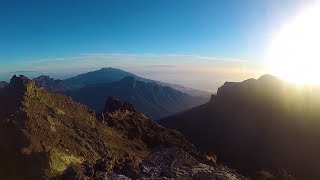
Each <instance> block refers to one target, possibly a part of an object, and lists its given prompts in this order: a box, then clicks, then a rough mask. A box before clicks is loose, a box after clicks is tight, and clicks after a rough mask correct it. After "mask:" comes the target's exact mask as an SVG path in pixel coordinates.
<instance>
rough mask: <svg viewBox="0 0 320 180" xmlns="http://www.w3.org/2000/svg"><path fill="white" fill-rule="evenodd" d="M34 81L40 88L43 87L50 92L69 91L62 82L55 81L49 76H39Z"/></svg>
mask: <svg viewBox="0 0 320 180" xmlns="http://www.w3.org/2000/svg"><path fill="white" fill-rule="evenodd" d="M33 81H34V82H35V84H36V85H37V86H39V87H43V88H44V89H46V90H47V91H49V92H60V93H62V92H65V91H66V90H67V88H66V86H65V85H64V83H63V81H62V80H55V79H53V78H50V77H49V76H43V75H42V76H39V77H37V78H34V79H33Z"/></svg>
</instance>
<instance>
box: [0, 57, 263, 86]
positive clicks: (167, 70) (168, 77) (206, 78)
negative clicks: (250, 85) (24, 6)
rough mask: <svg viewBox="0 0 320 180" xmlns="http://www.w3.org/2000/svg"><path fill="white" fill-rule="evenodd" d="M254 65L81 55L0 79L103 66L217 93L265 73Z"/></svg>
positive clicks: (5, 71)
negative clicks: (229, 84) (224, 86)
mask: <svg viewBox="0 0 320 180" xmlns="http://www.w3.org/2000/svg"><path fill="white" fill-rule="evenodd" d="M253 62H257V61H252V60H242V59H233V58H217V57H206V56H198V55H179V54H161V55H158V54H81V55H79V56H74V57H63V58H46V59H38V60H29V61H24V62H23V63H12V64H9V65H6V66H5V67H4V66H1V67H0V80H8V79H9V78H10V76H12V75H13V74H24V73H19V71H20V72H32V73H27V74H26V75H29V76H32V77H34V76H37V75H41V74H46V75H50V76H53V77H54V78H60V79H64V78H67V77H71V76H74V75H77V74H79V73H84V72H88V71H93V70H97V69H100V68H102V67H115V68H120V69H123V70H126V71H129V72H132V73H135V74H137V75H140V76H143V77H146V78H150V79H155V80H160V81H165V82H170V83H176V84H182V85H186V86H189V87H193V88H199V89H204V90H210V91H216V89H217V88H218V87H219V86H221V85H222V84H223V83H224V82H225V81H241V80H244V79H247V78H252V77H253V78H256V77H259V76H260V75H262V74H264V73H265V71H264V70H263V66H262V65H261V64H253Z"/></svg>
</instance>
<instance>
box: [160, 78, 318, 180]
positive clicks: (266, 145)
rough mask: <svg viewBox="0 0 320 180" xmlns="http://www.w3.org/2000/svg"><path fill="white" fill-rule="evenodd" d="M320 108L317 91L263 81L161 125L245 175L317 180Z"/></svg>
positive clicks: (228, 87) (225, 89)
mask: <svg viewBox="0 0 320 180" xmlns="http://www.w3.org/2000/svg"><path fill="white" fill-rule="evenodd" d="M319 107H320V96H319V91H318V89H317V88H315V87H313V88H310V87H305V88H302V87H296V86H294V85H291V84H288V83H285V82H282V81H281V80H279V79H277V78H275V77H272V76H270V75H264V76H262V77H261V78H259V79H257V80H255V79H249V80H246V81H243V82H240V83H233V82H226V83H225V84H224V85H223V86H221V87H220V88H219V89H218V92H217V95H213V96H212V98H211V101H210V102H209V103H207V104H205V105H202V106H199V107H196V108H194V109H192V110H190V111H187V112H184V113H181V114H179V115H176V116H172V117H169V118H166V119H163V120H161V123H160V124H162V125H164V126H166V127H170V128H173V129H176V130H178V131H181V132H182V133H184V134H185V135H186V136H187V137H188V139H190V140H191V141H192V142H193V143H194V144H195V145H196V146H197V147H200V148H202V149H205V150H210V151H214V152H215V153H217V155H218V157H219V158H220V159H221V161H222V162H225V163H226V164H227V165H229V166H232V167H234V168H236V169H239V170H241V172H243V173H249V174H250V173H254V172H256V171H259V170H261V169H265V168H266V169H269V170H274V169H277V168H284V169H286V170H287V171H289V172H290V173H293V174H294V175H297V177H299V178H302V179H318V178H319V177H320V174H319V169H318V167H319V162H320V159H319V156H318V155H317V154H318V153H317V152H319V150H320V143H319V141H318V137H320V133H319V128H320V111H319Z"/></svg>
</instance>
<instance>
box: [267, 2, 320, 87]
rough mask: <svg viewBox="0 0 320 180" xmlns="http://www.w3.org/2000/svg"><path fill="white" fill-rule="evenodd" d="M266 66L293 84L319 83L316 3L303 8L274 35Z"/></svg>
mask: <svg viewBox="0 0 320 180" xmlns="http://www.w3.org/2000/svg"><path fill="white" fill-rule="evenodd" d="M268 56H269V57H268V58H267V59H268V68H269V70H270V71H271V74H274V75H276V76H278V77H280V78H282V79H284V80H288V81H290V82H293V83H296V84H302V85H306V84H320V5H319V4H316V5H314V6H313V7H309V8H307V9H305V10H303V11H302V12H301V13H300V14H299V15H298V16H296V17H295V18H294V19H293V20H292V21H291V22H289V23H288V24H285V25H284V26H283V27H282V28H281V30H280V32H279V33H278V34H277V35H276V36H275V37H274V39H273V40H272V43H271V47H270V49H269V52H268Z"/></svg>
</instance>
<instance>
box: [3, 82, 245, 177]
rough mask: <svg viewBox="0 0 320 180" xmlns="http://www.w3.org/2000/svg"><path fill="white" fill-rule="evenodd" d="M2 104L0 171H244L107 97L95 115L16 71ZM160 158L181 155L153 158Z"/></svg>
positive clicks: (45, 174) (147, 173) (31, 174)
mask: <svg viewBox="0 0 320 180" xmlns="http://www.w3.org/2000/svg"><path fill="white" fill-rule="evenodd" d="M0 109H1V111H0V159H1V162H0V178H1V179H47V178H49V179H85V178H87V179H98V178H105V179H110V178H114V179H118V178H133V179H137V178H140V179H149V178H151V177H157V178H165V177H171V178H176V179H177V178H193V177H200V178H201V177H205V176H208V175H210V176H214V177H215V176H218V175H219V177H220V176H222V177H226V178H227V177H230V179H232V178H233V179H244V178H243V177H242V176H240V175H237V174H236V173H235V172H234V171H231V170H230V169H228V168H224V167H222V166H220V165H218V164H217V163H216V162H215V161H214V160H213V159H214V158H211V157H209V156H205V155H203V154H201V153H199V152H198V151H197V150H196V149H195V147H194V146H193V145H192V144H191V143H190V142H189V141H187V140H185V139H184V137H183V135H182V134H181V133H179V132H176V131H173V130H169V129H167V128H163V127H161V126H159V125H156V124H155V123H153V122H152V121H151V120H150V119H149V118H147V117H146V116H145V115H143V114H141V113H139V112H137V111H136V110H135V109H134V107H133V106H132V105H131V104H129V103H122V102H120V101H117V100H115V99H112V98H110V100H109V101H108V102H107V106H106V108H105V111H104V112H103V113H102V114H99V115H98V116H96V114H95V112H94V111H92V110H90V109H89V108H88V107H86V106H84V105H81V104H79V103H76V102H74V101H72V100H71V99H70V98H68V97H66V96H63V95H59V94H52V93H47V92H46V91H45V90H44V89H43V88H39V87H37V86H36V85H35V83H34V82H33V81H31V80H29V79H28V78H26V77H24V76H20V77H16V76H14V77H13V78H12V79H11V82H10V84H9V86H8V87H7V88H5V89H4V91H1V92H0ZM177 152H179V153H177ZM168 154H171V155H168ZM176 154H182V155H183V156H176ZM180 157H186V158H185V159H181V158H180ZM157 158H160V159H164V158H166V159H167V160H168V162H170V161H173V162H176V161H177V160H178V159H181V160H180V161H181V162H182V163H180V164H177V163H175V165H174V166H171V165H170V163H169V164H167V163H164V162H157V163H155V159H157ZM189 159H193V160H192V162H189V161H190V160H189ZM183 161H186V162H185V163H184V162H183ZM152 162H154V163H152ZM166 162H167V161H166ZM200 167H203V168H200ZM151 169H154V170H156V171H153V170H151ZM170 169H171V170H170ZM182 170H184V173H181V171H182ZM17 172H18V173H17ZM162 172H172V173H171V174H170V173H169V174H168V173H162Z"/></svg>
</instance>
